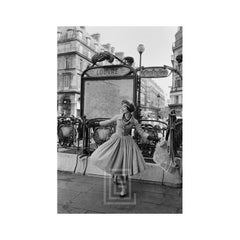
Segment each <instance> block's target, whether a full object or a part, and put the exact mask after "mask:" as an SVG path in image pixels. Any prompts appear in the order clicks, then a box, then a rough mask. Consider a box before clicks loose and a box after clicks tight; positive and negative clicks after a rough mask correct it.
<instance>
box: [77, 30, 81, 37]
mask: <svg viewBox="0 0 240 240" xmlns="http://www.w3.org/2000/svg"><path fill="white" fill-rule="evenodd" d="M77 37H78V38H79V39H82V32H81V31H79V30H78V31H77Z"/></svg>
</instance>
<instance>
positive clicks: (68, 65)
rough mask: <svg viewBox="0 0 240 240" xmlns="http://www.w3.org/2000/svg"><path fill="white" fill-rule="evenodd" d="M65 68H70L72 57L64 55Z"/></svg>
mask: <svg viewBox="0 0 240 240" xmlns="http://www.w3.org/2000/svg"><path fill="white" fill-rule="evenodd" d="M66 68H67V69H68V68H72V58H71V57H66Z"/></svg>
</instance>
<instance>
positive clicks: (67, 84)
mask: <svg viewBox="0 0 240 240" xmlns="http://www.w3.org/2000/svg"><path fill="white" fill-rule="evenodd" d="M70 83H71V76H70V74H65V75H64V76H63V88H64V89H66V88H69V87H70Z"/></svg>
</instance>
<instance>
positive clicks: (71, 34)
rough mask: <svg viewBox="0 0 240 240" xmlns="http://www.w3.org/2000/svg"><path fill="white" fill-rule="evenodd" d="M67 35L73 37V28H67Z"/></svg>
mask: <svg viewBox="0 0 240 240" xmlns="http://www.w3.org/2000/svg"><path fill="white" fill-rule="evenodd" d="M67 37H68V38H72V37H73V30H72V29H68V30H67Z"/></svg>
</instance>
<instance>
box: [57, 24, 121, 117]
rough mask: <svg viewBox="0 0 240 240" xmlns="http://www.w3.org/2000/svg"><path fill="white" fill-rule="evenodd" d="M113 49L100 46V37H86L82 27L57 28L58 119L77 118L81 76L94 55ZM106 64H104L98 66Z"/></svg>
mask: <svg viewBox="0 0 240 240" xmlns="http://www.w3.org/2000/svg"><path fill="white" fill-rule="evenodd" d="M102 51H109V52H111V53H113V54H115V55H117V56H119V57H121V58H123V57H124V53H122V52H120V53H115V52H114V51H115V49H114V47H112V46H111V45H110V44H109V43H108V44H101V43H100V34H98V33H96V34H92V35H89V34H88V33H87V31H86V28H85V27H83V26H82V27H77V26H74V27H58V32H57V63H58V65H57V110H58V115H61V114H64V115H69V116H70V115H73V116H75V117H76V116H80V91H81V90H80V88H81V74H82V72H83V71H84V70H85V69H86V68H87V67H88V65H89V64H91V58H92V56H93V55H94V54H95V53H98V52H102ZM105 64H109V63H107V62H106V61H103V62H100V63H98V65H105Z"/></svg>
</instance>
